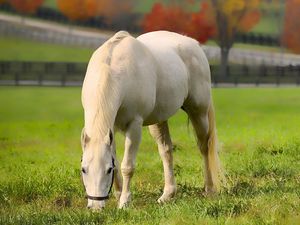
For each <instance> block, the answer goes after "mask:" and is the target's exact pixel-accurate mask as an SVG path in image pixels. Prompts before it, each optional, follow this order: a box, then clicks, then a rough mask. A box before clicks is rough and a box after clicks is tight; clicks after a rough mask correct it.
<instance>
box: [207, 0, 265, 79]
mask: <svg viewBox="0 0 300 225" xmlns="http://www.w3.org/2000/svg"><path fill="white" fill-rule="evenodd" d="M210 3H211V4H210V7H211V12H212V14H211V15H213V16H214V18H215V23H216V27H217V34H216V42H217V44H218V45H219V46H220V49H221V65H220V75H225V76H226V75H227V64H228V56H229V51H230V49H231V47H232V45H233V43H234V41H235V36H236V34H237V32H248V31H249V30H251V29H252V28H253V27H254V25H255V24H257V23H258V22H259V20H260V12H259V10H258V6H259V3H260V0H210Z"/></svg>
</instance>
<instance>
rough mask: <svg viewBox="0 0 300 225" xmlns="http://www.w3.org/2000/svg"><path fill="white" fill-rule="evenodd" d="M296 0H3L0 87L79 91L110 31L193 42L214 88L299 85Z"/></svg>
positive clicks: (0, 3) (0, 8)
mask: <svg viewBox="0 0 300 225" xmlns="http://www.w3.org/2000/svg"><path fill="white" fill-rule="evenodd" d="M299 15H300V1H299V0H144V1H138V0H0V84H2V85H46V86H47V85H50V86H52V85H59V86H70V85H71V86H72V85H75V86H77V85H81V83H82V80H83V77H84V74H85V70H86V66H87V63H88V60H89V58H90V56H91V54H92V52H93V51H94V50H95V49H96V48H97V47H99V46H100V45H101V44H102V43H103V42H105V41H106V40H107V39H108V38H109V37H110V36H112V35H113V33H114V32H116V31H118V30H127V31H129V32H130V33H131V34H132V35H133V36H138V35H139V34H141V33H144V32H149V31H154V30H169V31H174V32H178V33H181V34H185V35H188V36H190V37H193V38H195V39H197V40H198V41H199V42H200V43H201V45H203V49H204V51H205V52H206V55H207V57H208V59H209V61H210V65H211V69H212V81H213V85H214V86H251V85H252V86H253V85H299V84H300V56H299V55H298V54H299V53H300V32H299V31H300V23H299V21H300V20H299Z"/></svg>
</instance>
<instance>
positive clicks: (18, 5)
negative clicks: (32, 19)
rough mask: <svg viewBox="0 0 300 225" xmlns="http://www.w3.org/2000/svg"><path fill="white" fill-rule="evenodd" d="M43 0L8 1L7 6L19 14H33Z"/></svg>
mask: <svg viewBox="0 0 300 225" xmlns="http://www.w3.org/2000/svg"><path fill="white" fill-rule="evenodd" d="M43 1H44V0H10V1H8V2H9V4H10V5H11V6H12V7H13V8H14V9H15V10H16V11H18V12H20V13H27V14H31V13H34V12H35V11H36V10H37V9H38V7H39V6H40V5H42V4H43Z"/></svg>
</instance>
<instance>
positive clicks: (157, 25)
mask: <svg viewBox="0 0 300 225" xmlns="http://www.w3.org/2000/svg"><path fill="white" fill-rule="evenodd" d="M187 1H191V0H187ZM206 9H207V5H206V4H202V7H201V10H200V11H199V12H197V13H192V12H187V11H185V10H184V9H183V8H182V7H181V6H179V5H177V4H175V5H169V6H164V5H162V4H161V3H156V4H154V6H153V8H152V11H151V12H150V13H149V14H147V15H145V17H144V19H143V21H142V28H143V30H144V31H145V32H149V31H155V30H168V31H173V32H177V33H182V34H186V35H188V36H190V37H193V38H195V39H197V40H198V41H199V42H202V43H203V42H206V41H207V39H208V38H210V37H211V36H213V34H214V32H215V29H214V25H213V24H212V23H211V21H209V20H207V19H206V18H207V15H206V13H205V12H206Z"/></svg>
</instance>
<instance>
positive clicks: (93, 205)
mask: <svg viewBox="0 0 300 225" xmlns="http://www.w3.org/2000/svg"><path fill="white" fill-rule="evenodd" d="M104 207H105V201H97V200H90V199H89V200H88V204H87V208H88V209H91V210H95V211H101V210H102V209H103V208H104Z"/></svg>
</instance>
